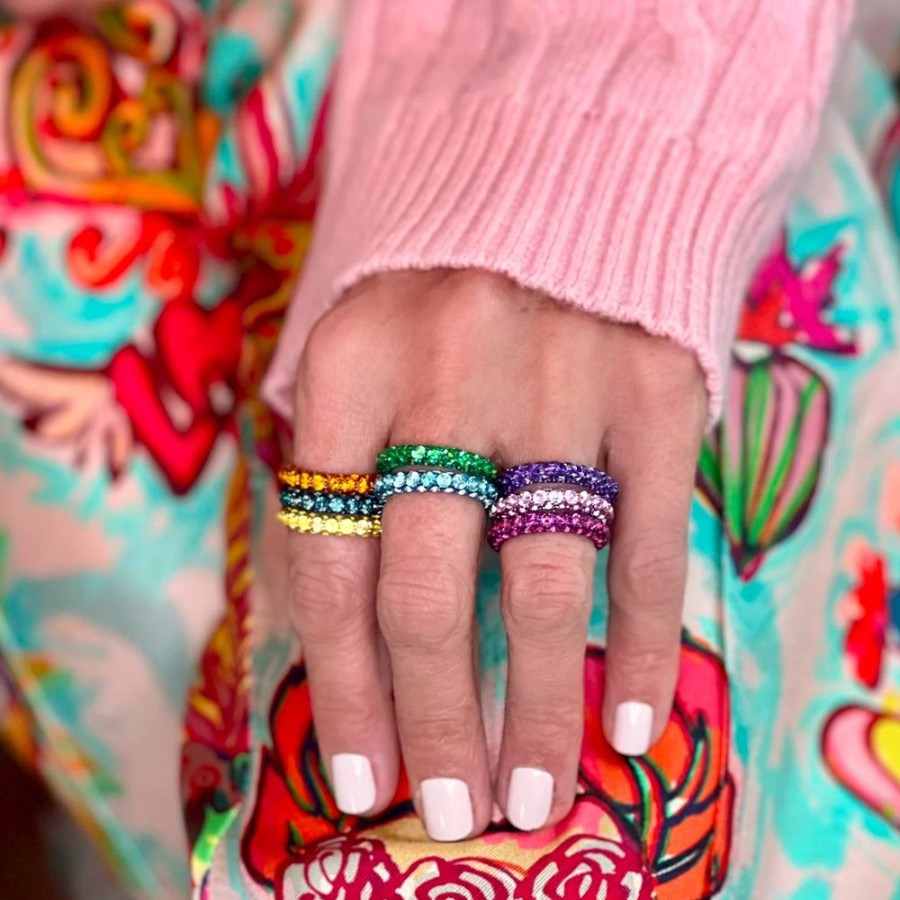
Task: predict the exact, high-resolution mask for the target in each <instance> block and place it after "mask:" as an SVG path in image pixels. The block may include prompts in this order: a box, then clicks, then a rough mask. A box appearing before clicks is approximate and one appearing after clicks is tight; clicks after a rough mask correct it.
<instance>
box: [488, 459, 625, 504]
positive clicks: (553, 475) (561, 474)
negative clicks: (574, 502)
mask: <svg viewBox="0 0 900 900" xmlns="http://www.w3.org/2000/svg"><path fill="white" fill-rule="evenodd" d="M534 484H575V485H578V486H579V487H582V488H584V489H585V490H588V491H591V492H592V493H594V494H599V495H600V496H601V497H605V498H606V499H607V500H608V501H609V502H610V503H612V504H615V502H616V501H617V500H618V499H619V484H618V482H617V481H616V479H615V478H613V477H612V475H607V473H606V472H603V471H601V470H600V469H595V468H593V467H592V466H580V465H578V464H577V463H566V462H532V463H523V464H522V465H520V466H513V467H512V468H511V469H506V471H504V472H503V473H502V474H501V475H500V477H499V478H498V479H497V490H498V491H499V492H500V496H501V497H505V496H506V495H507V494H514V493H515V492H516V491H520V490H522V488H526V487H531V486H532V485H534Z"/></svg>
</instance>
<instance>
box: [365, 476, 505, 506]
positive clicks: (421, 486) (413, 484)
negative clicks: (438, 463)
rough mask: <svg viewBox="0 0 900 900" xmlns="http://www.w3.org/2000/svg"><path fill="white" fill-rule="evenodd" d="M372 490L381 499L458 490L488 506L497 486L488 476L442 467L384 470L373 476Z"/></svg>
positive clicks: (491, 503) (490, 504)
mask: <svg viewBox="0 0 900 900" xmlns="http://www.w3.org/2000/svg"><path fill="white" fill-rule="evenodd" d="M374 491H375V497H376V499H378V500H380V501H381V502H382V503H386V502H387V501H388V499H390V498H391V497H393V496H396V495H397V494H457V495H458V496H460V497H471V498H472V499H473V500H477V501H478V502H479V503H481V504H482V506H484V508H485V509H490V507H491V506H492V505H493V503H494V501H495V500H496V499H497V488H496V487H494V484H493V482H492V481H490V480H489V479H487V478H483V477H482V476H480V475H466V474H464V473H462V472H445V471H444V470H443V469H420V470H416V471H412V472H389V473H385V474H383V475H379V476H378V477H377V478H376V479H375V488H374Z"/></svg>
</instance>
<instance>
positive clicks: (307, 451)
mask: <svg viewBox="0 0 900 900" xmlns="http://www.w3.org/2000/svg"><path fill="white" fill-rule="evenodd" d="M297 400H298V403H297V409H298V411H299V412H298V417H297V422H296V447H295V454H296V460H297V462H298V464H299V465H302V466H303V467H306V468H309V469H318V470H324V471H332V472H365V471H370V470H371V468H372V464H373V460H374V459H375V456H376V455H377V453H378V452H379V451H380V450H382V449H383V448H384V447H385V446H387V445H389V444H400V443H433V444H443V445H449V446H457V447H463V448H466V449H469V450H474V451H477V452H480V453H483V454H486V455H489V456H491V457H492V458H493V459H494V460H495V461H496V462H498V463H499V464H500V465H513V464H516V463H520V462H526V461H534V460H551V459H561V460H569V461H572V462H579V463H586V464H589V465H596V466H599V467H600V468H603V469H605V470H607V471H609V472H610V473H611V474H612V475H614V476H615V477H616V478H617V479H618V480H619V482H620V485H621V499H620V502H619V505H618V508H617V517H616V521H615V528H614V536H613V540H612V544H611V547H610V566H609V596H610V619H609V635H608V651H607V653H608V656H607V660H608V666H607V672H608V675H607V685H606V694H605V698H604V710H603V717H604V728H605V731H606V733H607V735H608V736H609V737H610V739H611V740H612V738H613V725H614V720H615V709H616V707H617V705H618V704H619V703H620V702H623V701H642V702H646V703H649V704H651V705H652V707H653V709H654V727H653V740H654V741H655V740H657V739H658V738H659V737H660V735H661V733H662V731H663V730H664V728H665V725H666V721H667V719H668V716H669V712H670V709H671V704H672V698H673V693H674V687H675V681H676V675H677V667H678V655H679V633H680V627H681V614H682V603H683V596H684V589H685V579H686V563H687V536H688V519H689V507H690V503H691V494H692V489H693V482H694V470H695V465H696V459H697V454H698V452H699V446H700V441H701V438H702V434H703V429H704V424H705V421H706V417H707V395H706V391H705V387H704V382H703V377H702V374H701V372H700V370H699V367H698V366H697V364H696V362H695V360H694V357H693V356H692V355H691V354H690V353H689V352H688V351H686V350H684V349H682V348H680V347H679V346H677V345H676V344H674V343H672V342H670V341H668V340H665V339H661V338H655V337H651V336H650V335H648V334H647V333H645V332H644V331H642V330H641V329H639V328H636V327H632V326H628V325H622V324H616V323H611V322H608V321H604V320H602V319H600V318H598V317H595V316H592V315H589V314H586V313H584V312H581V311H579V310H575V309H571V308H566V307H563V306H561V305H559V304H557V303H555V302H553V301H552V300H550V299H548V298H546V297H543V296H541V295H538V294H535V293H533V292H530V291H527V290H524V289H522V288H520V287H517V286H516V285H514V284H512V283H511V282H510V281H508V280H506V279H505V278H503V277H501V276H495V275H490V274H487V273H481V272H477V271H456V272H448V271H432V272H404V273H396V274H386V275H382V276H378V277H375V278H373V279H370V280H368V281H366V282H364V283H363V284H362V285H360V286H358V287H357V288H356V289H354V290H353V291H352V292H351V293H350V294H349V295H348V296H346V297H345V298H344V299H343V300H342V302H341V303H339V304H338V305H337V306H336V307H335V308H334V309H333V310H331V311H330V312H329V313H328V314H327V315H326V316H325V317H323V318H322V319H321V320H320V322H319V323H318V324H317V326H316V328H315V329H314V331H313V333H312V335H311V336H310V339H309V341H308V343H307V346H306V349H305V352H304V355H303V358H302V361H301V365H300V371H299V378H298V384H297ZM383 526H384V533H383V536H382V538H381V540H380V541H377V540H366V539H360V538H346V539H343V538H334V539H323V538H321V537H316V536H310V535H294V536H293V539H292V551H291V555H292V577H291V582H292V598H291V606H292V619H293V622H294V624H295V627H296V628H297V630H298V632H299V634H300V637H301V640H302V642H303V647H304V655H305V658H306V663H307V668H308V674H309V678H310V684H311V689H312V701H313V713H314V716H315V721H316V727H317V732H318V735H319V740H320V744H321V747H322V750H323V758H324V759H326V760H330V758H331V756H332V755H333V754H336V753H359V754H363V755H366V756H368V757H369V759H370V760H371V761H372V765H373V769H374V772H375V780H376V786H377V801H376V804H375V806H374V807H373V809H372V810H371V811H370V812H371V813H377V812H379V811H380V810H382V809H384V808H385V807H386V805H387V804H388V803H389V801H390V800H391V798H392V795H393V793H394V791H395V787H396V783H397V776H398V766H399V760H400V754H401V752H402V755H403V759H404V760H405V763H406V767H407V771H408V774H409V777H410V780H411V787H412V789H413V794H414V797H416V801H417V805H418V808H419V811H420V813H421V806H420V805H419V803H418V796H417V791H418V786H419V784H420V783H421V782H422V781H423V780H424V779H427V778H431V777H452V778H460V779H462V780H464V781H465V782H466V783H467V784H468V787H469V792H470V795H471V800H472V805H473V811H474V823H475V824H474V829H473V832H472V833H473V835H475V834H478V833H480V832H481V831H483V830H484V829H485V827H486V826H487V825H488V822H489V820H490V817H491V813H492V805H493V803H494V801H496V802H497V803H498V804H499V806H500V808H501V809H505V804H506V799H507V792H508V781H509V775H510V772H511V771H512V769H514V768H515V767H517V766H529V767H536V768H540V769H544V770H546V771H548V772H549V773H551V775H552V776H553V779H554V785H555V790H554V801H553V806H552V811H551V814H550V818H549V820H548V824H552V823H555V822H558V821H559V820H560V819H561V818H563V817H564V816H565V814H566V813H567V812H568V811H569V809H570V808H571V806H572V803H573V799H574V795H575V787H576V776H577V766H578V755H579V750H580V746H581V735H582V719H583V665H584V651H585V643H586V636H587V627H588V621H589V616H590V610H591V605H592V586H593V578H594V566H595V562H596V552H595V550H594V548H593V545H592V544H590V542H588V541H587V540H585V539H583V538H579V537H577V536H571V535H529V536H524V537H520V538H517V539H515V540H513V541H510V542H509V543H507V544H506V545H505V546H504V547H503V548H502V551H501V553H500V561H501V568H502V591H501V604H502V614H503V620H504V623H505V627H506V631H507V636H508V640H509V676H508V677H509V680H508V691H507V705H506V719H505V724H504V731H503V740H502V746H501V749H500V755H499V760H492V759H489V755H488V751H487V749H486V745H485V737H484V730H483V726H482V720H481V714H480V709H479V697H478V678H477V672H476V668H475V665H474V663H473V660H474V659H475V646H476V637H477V636H476V633H475V615H474V606H475V588H476V577H477V567H478V561H479V555H480V553H481V552H482V549H483V546H484V538H483V533H484V513H483V510H482V508H481V507H480V506H479V505H478V504H477V503H476V502H474V501H471V500H467V499H464V498H460V497H455V496H444V495H441V496H428V495H425V496H423V495H412V496H400V497H396V498H393V499H392V500H390V501H389V503H388V504H387V507H386V509H385V511H384V516H383Z"/></svg>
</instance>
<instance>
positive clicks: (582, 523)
mask: <svg viewBox="0 0 900 900" xmlns="http://www.w3.org/2000/svg"><path fill="white" fill-rule="evenodd" d="M524 534H576V535H580V536H581V537H586V538H588V539H589V540H591V541H593V544H594V546H595V547H596V548H597V549H598V550H602V549H603V548H604V547H605V546H606V545H607V544H608V543H609V525H607V523H606V521H605V520H604V519H602V518H600V517H598V516H595V515H590V514H585V513H578V512H528V513H521V514H520V515H517V516H511V517H508V518H498V519H493V520H492V521H491V524H490V526H489V527H488V532H487V539H488V544H490V546H491V549H492V550H499V549H500V548H501V547H502V546H503V544H505V543H506V542H507V541H508V540H511V539H512V538H514V537H520V536H521V535H524Z"/></svg>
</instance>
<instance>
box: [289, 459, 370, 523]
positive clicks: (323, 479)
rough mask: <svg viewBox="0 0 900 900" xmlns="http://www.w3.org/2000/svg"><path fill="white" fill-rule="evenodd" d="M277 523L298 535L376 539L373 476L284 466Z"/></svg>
mask: <svg viewBox="0 0 900 900" xmlns="http://www.w3.org/2000/svg"><path fill="white" fill-rule="evenodd" d="M278 481H279V483H280V485H281V490H280V492H279V499H280V500H281V512H280V513H279V514H278V518H279V520H280V521H281V522H282V524H284V525H286V526H287V527H288V528H290V529H291V530H292V531H298V532H300V533H301V534H330V535H336V536H340V537H378V535H380V534H381V503H380V501H379V500H378V499H377V498H376V497H374V496H373V495H372V486H373V485H374V483H375V476H374V475H358V474H346V475H345V474H338V473H331V472H311V471H307V470H305V469H298V468H297V467H296V466H285V467H283V468H282V469H281V470H280V471H279V473H278Z"/></svg>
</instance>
